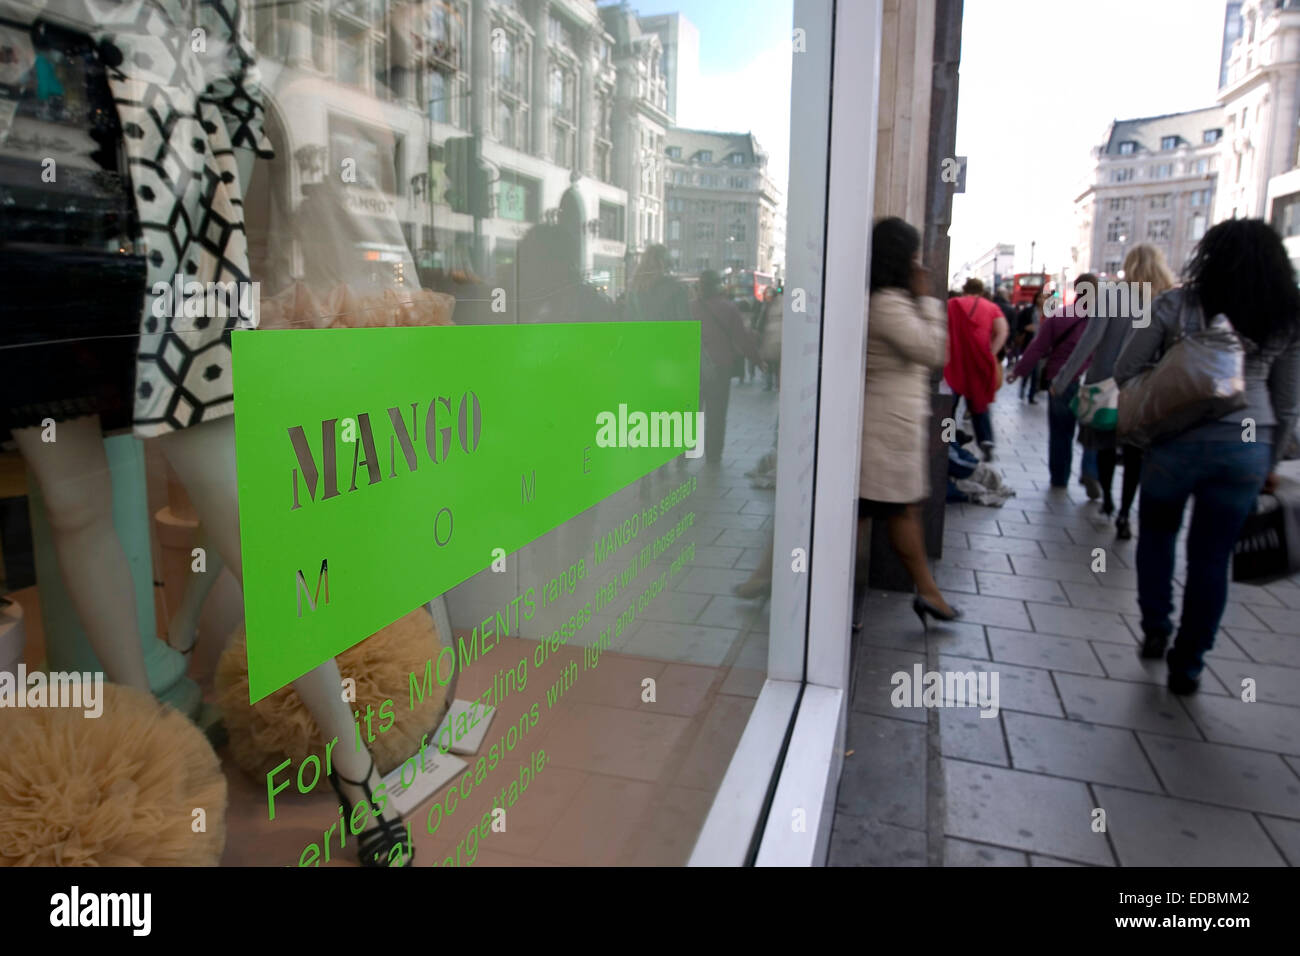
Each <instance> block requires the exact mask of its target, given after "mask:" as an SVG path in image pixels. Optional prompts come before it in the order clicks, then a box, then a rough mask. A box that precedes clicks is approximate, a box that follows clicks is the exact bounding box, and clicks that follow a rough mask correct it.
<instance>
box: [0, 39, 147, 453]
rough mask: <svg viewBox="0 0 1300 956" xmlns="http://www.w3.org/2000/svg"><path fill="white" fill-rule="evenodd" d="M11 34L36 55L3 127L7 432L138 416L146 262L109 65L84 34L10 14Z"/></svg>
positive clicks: (116, 424)
mask: <svg viewBox="0 0 1300 956" xmlns="http://www.w3.org/2000/svg"><path fill="white" fill-rule="evenodd" d="M0 33H3V35H4V38H5V42H6V43H7V44H13V45H16V46H20V47H22V48H26V49H29V50H30V51H31V53H32V58H33V60H32V62H33V66H32V67H31V68H30V69H29V70H28V71H26V73H24V74H22V75H19V76H16V77H14V79H16V81H17V82H15V83H12V84H3V85H0V97H3V99H4V101H5V103H6V105H7V106H8V107H9V108H11V109H12V110H13V122H12V124H11V125H10V126H9V128H8V130H7V132H6V133H5V134H3V135H0V249H2V254H0V284H2V285H3V288H4V290H5V310H4V318H3V319H2V320H0V441H5V440H7V439H8V438H9V437H10V436H9V433H10V431H11V429H14V428H24V427H40V426H41V425H42V423H43V422H44V421H46V420H47V419H50V420H53V421H55V422H62V421H67V420H68V419H71V418H77V417H80V416H85V415H99V417H100V421H101V423H102V426H103V428H104V429H105V430H110V431H111V430H115V429H121V428H125V427H129V426H130V424H131V409H132V400H131V393H132V389H133V386H134V381H135V355H136V342H137V329H138V327H139V321H140V315H139V302H140V294H141V291H142V290H143V288H144V282H145V263H144V260H143V258H142V257H139V256H136V255H134V254H132V251H131V240H130V234H131V232H132V231H133V228H132V227H133V218H134V208H133V204H132V202H131V197H130V192H129V185H128V184H127V182H126V181H125V179H124V177H123V170H124V166H125V163H124V159H125V153H124V152H123V150H122V149H121V128H120V126H119V125H118V122H117V113H116V110H115V108H114V105H113V98H112V93H111V91H110V90H109V86H108V80H107V75H106V72H105V69H104V66H103V63H102V62H101V60H100V57H99V51H98V49H97V48H96V46H95V44H94V43H93V41H92V40H91V38H90V37H89V36H88V35H86V34H85V33H79V32H77V31H73V30H68V29H65V28H62V27H59V26H56V25H54V24H51V23H48V22H45V21H37V22H36V23H35V24H31V25H29V24H24V23H21V22H18V21H14V20H7V19H6V20H0ZM47 158H48V160H49V161H50V163H48V164H47V163H46V161H45V160H46V159H47Z"/></svg>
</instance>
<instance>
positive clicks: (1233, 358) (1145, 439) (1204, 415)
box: [1116, 305, 1247, 447]
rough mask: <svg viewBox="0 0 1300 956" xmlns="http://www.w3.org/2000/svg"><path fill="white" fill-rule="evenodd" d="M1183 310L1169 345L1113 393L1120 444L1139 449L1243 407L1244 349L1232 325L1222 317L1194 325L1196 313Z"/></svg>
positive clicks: (1244, 379) (1192, 308)
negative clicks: (1116, 398) (1116, 394)
mask: <svg viewBox="0 0 1300 956" xmlns="http://www.w3.org/2000/svg"><path fill="white" fill-rule="evenodd" d="M1183 308H1184V310H1185V311H1184V315H1183V317H1182V318H1183V323H1182V327H1181V328H1180V335H1179V337H1178V338H1177V340H1175V342H1174V344H1173V345H1171V346H1170V347H1169V350H1168V351H1167V352H1165V354H1164V355H1163V356H1161V358H1160V361H1159V362H1157V363H1156V365H1155V367H1154V368H1150V369H1147V370H1146V371H1144V372H1142V373H1141V374H1139V375H1137V376H1135V377H1134V378H1132V379H1130V380H1129V381H1127V382H1125V383H1124V387H1123V388H1121V389H1120V390H1119V418H1118V421H1117V424H1116V431H1117V432H1118V435H1119V439H1120V441H1122V442H1125V443H1126V444H1130V445H1137V446H1139V447H1144V446H1146V445H1149V444H1151V443H1152V442H1153V441H1158V440H1159V439H1162V438H1170V437H1173V436H1174V435H1177V434H1179V433H1181V432H1184V431H1186V430H1187V429H1189V428H1192V427H1193V426H1196V425H1200V424H1202V423H1204V422H1211V421H1216V420H1217V419H1220V418H1223V417H1224V416H1225V415H1230V414H1232V413H1233V412H1235V411H1240V410H1241V409H1243V408H1245V407H1246V404H1247V402H1246V378H1245V348H1244V347H1243V346H1242V344H1241V339H1240V338H1238V336H1237V333H1236V331H1235V330H1234V329H1233V328H1232V324H1231V323H1230V322H1229V321H1228V319H1227V317H1226V316H1223V315H1216V316H1215V317H1214V319H1213V320H1212V321H1210V322H1203V321H1198V319H1199V318H1200V311H1201V310H1200V309H1199V308H1196V307H1194V306H1192V307H1189V306H1188V305H1184V306H1183ZM1189 326H1191V327H1190V328H1189Z"/></svg>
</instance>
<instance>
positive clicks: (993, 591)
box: [829, 389, 1300, 866]
mask: <svg viewBox="0 0 1300 956" xmlns="http://www.w3.org/2000/svg"><path fill="white" fill-rule="evenodd" d="M993 408H994V423H995V424H994V428H995V432H996V437H997V452H998V460H997V461H996V462H995V465H996V467H997V468H998V469H999V470H1000V471H1001V472H1002V473H1003V474H1004V476H1005V478H1006V480H1007V482H1008V483H1009V484H1010V485H1012V486H1013V487H1014V488H1016V490H1017V495H1016V497H1014V498H1011V499H1010V500H1008V502H1007V504H1006V506H1005V507H1003V508H1000V509H999V508H984V507H980V506H977V505H950V506H949V508H948V514H947V521H946V524H945V534H944V549H943V558H942V560H941V561H940V562H938V563H937V565H936V578H937V579H938V581H939V584H940V586H941V587H942V588H943V589H944V592H945V595H946V596H947V597H948V598H949V600H950V602H952V603H954V604H956V605H958V606H960V607H961V608H962V610H963V611H964V612H965V617H964V618H963V619H962V620H961V621H959V622H954V623H953V624H948V625H935V624H933V623H932V624H931V629H930V633H929V636H928V637H927V636H926V635H925V634H924V633H923V631H922V629H921V624H920V622H919V621H918V620H917V618H916V616H915V615H914V614H913V612H912V609H911V598H910V596H909V595H905V594H899V593H884V592H873V593H872V594H871V595H870V597H869V598H868V611H867V618H866V620H867V624H866V627H865V629H864V632H863V633H862V634H861V635H859V637H858V639H857V643H856V646H855V668H856V671H855V674H854V688H853V693H852V698H851V702H850V713H849V723H848V734H847V742H846V745H845V748H846V752H848V754H849V755H848V756H846V758H845V762H844V774H843V777H842V780H841V783H840V789H839V797H838V803H837V813H836V818H835V823H834V829H833V833H832V838H831V850H830V858H829V863H830V865H833V866H834V865H855V866H887V865H927V864H928V865H932V866H933V865H948V866H968V865H974V866H1026V865H1032V866H1073V865H1080V864H1085V865H1086V864H1091V865H1102V866H1115V865H1120V866H1252V865H1266V866H1285V865H1292V866H1295V865H1300V579H1297V580H1293V581H1290V582H1286V583H1282V584H1278V585H1271V586H1269V587H1267V588H1257V587H1245V586H1240V585H1233V586H1232V589H1231V593H1230V594H1229V604H1228V608H1227V612H1226V614H1225V615H1224V619H1223V625H1222V627H1221V628H1220V631H1219V635H1218V637H1217V639H1216V642H1215V648H1214V650H1213V651H1212V652H1211V653H1210V655H1209V656H1208V658H1207V660H1208V666H1207V668H1206V670H1205V673H1204V676H1203V678H1202V682H1201V690H1200V693H1199V694H1197V695H1194V696H1192V697H1189V698H1179V697H1176V696H1175V695H1173V694H1171V693H1170V692H1169V691H1168V690H1167V689H1166V688H1165V686H1164V679H1165V665H1164V662H1163V661H1142V660H1140V659H1139V658H1138V656H1137V649H1138V644H1139V641H1138V635H1139V634H1140V630H1139V627H1138V614H1137V592H1136V587H1137V581H1136V572H1135V571H1134V570H1133V566H1134V562H1133V557H1134V553H1135V550H1136V547H1137V533H1138V532H1137V520H1136V517H1137V509H1136V506H1135V508H1134V538H1133V540H1131V541H1116V540H1115V537H1114V531H1113V526H1111V525H1110V524H1109V522H1108V520H1107V519H1105V518H1102V517H1101V516H1100V515H1099V514H1098V504H1097V503H1095V502H1089V501H1088V500H1087V496H1086V494H1085V493H1084V489H1083V488H1082V486H1080V485H1078V484H1077V480H1078V461H1079V456H1078V451H1079V446H1078V444H1077V443H1076V444H1075V458H1074V470H1075V474H1074V476H1073V477H1072V479H1071V485H1070V487H1069V489H1068V491H1064V492H1062V491H1051V490H1049V487H1048V479H1047V465H1046V448H1047V410H1046V395H1045V394H1044V395H1041V396H1040V397H1039V401H1038V404H1036V405H1033V406H1030V405H1026V404H1024V403H1022V402H1019V401H1017V399H1016V397H1015V392H1014V390H1013V389H1005V390H1004V391H1003V392H1002V393H1001V395H1000V397H999V400H998V401H997V402H996V403H995V405H994V406H993ZM1120 477H1121V476H1120V475H1119V474H1117V475H1116V477H1115V483H1114V490H1115V495H1116V497H1117V498H1118V495H1119V486H1120ZM1185 531H1186V527H1185V525H1184V534H1185ZM1095 548H1103V549H1104V550H1105V559H1106V570H1105V572H1104V573H1094V572H1093V571H1092V570H1091V567H1092V564H1093V561H1094V555H1093V549H1095ZM1184 562H1185V556H1184V552H1183V550H1182V542H1181V541H1180V545H1179V556H1178V566H1179V568H1180V570H1179V572H1178V576H1179V578H1181V577H1182V570H1181V569H1182V567H1183V565H1184ZM1180 587H1181V585H1176V592H1177V591H1178V590H1179V588H1180ZM918 663H919V664H921V665H922V669H923V670H925V671H963V672H967V671H977V672H978V671H989V672H994V671H995V672H996V673H997V674H998V679H999V687H998V690H999V693H1000V706H1001V712H1000V713H999V714H998V716H997V717H996V718H981V717H980V716H979V711H978V710H977V709H974V708H966V709H961V708H952V707H949V708H929V709H922V708H898V709H896V708H895V707H893V706H892V705H891V702H890V695H891V693H892V692H893V690H894V687H893V686H892V685H891V677H892V675H894V674H895V673H896V672H898V671H905V672H907V673H908V674H909V675H910V674H911V673H912V668H913V665H915V664H918ZM1247 678H1249V679H1252V680H1253V681H1254V682H1255V686H1256V697H1257V702H1255V703H1244V702H1243V701H1242V700H1241V697H1242V694H1243V691H1242V687H1243V681H1244V680H1246V679H1247ZM1097 810H1103V811H1104V812H1105V832H1094V820H1095V819H1097V818H1098V817H1099V816H1100V815H1099V814H1096V813H1095V811H1097Z"/></svg>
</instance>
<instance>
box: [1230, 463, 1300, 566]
mask: <svg viewBox="0 0 1300 956" xmlns="http://www.w3.org/2000/svg"><path fill="white" fill-rule="evenodd" d="M1297 571H1300V483H1298V482H1295V481H1291V480H1289V479H1287V478H1279V479H1278V483H1277V488H1276V490H1275V491H1274V492H1273V493H1272V494H1262V495H1260V496H1259V500H1258V502H1257V503H1256V506H1255V510H1254V511H1252V512H1251V514H1250V516H1249V517H1248V518H1247V519H1246V525H1245V527H1244V528H1242V531H1241V535H1240V536H1239V537H1238V538H1237V544H1236V547H1235V548H1234V549H1233V553H1232V580H1234V581H1243V582H1249V583H1251V584H1267V583H1268V582H1269V581H1276V580H1278V579H1279V578H1285V577H1288V576H1290V575H1292V574H1295V573H1296V572H1297Z"/></svg>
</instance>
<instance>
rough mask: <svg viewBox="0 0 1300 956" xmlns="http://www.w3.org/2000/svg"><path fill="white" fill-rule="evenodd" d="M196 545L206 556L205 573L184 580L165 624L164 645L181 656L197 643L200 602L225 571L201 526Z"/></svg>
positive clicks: (200, 612) (223, 563)
mask: <svg viewBox="0 0 1300 956" xmlns="http://www.w3.org/2000/svg"><path fill="white" fill-rule="evenodd" d="M198 542H199V547H200V548H202V549H203V552H204V554H205V555H206V561H207V570H206V571H204V572H203V573H202V574H197V573H191V574H190V576H189V577H188V578H186V580H185V591H184V592H183V593H182V594H181V603H180V607H178V608H177V609H176V612H175V613H174V614H173V615H172V618H171V620H170V621H168V622H167V643H169V644H170V645H171V646H172V647H174V648H176V649H177V650H178V651H181V652H182V653H184V654H188V653H189V652H190V651H192V650H194V646H195V644H197V643H198V629H199V615H201V614H202V613H203V602H204V601H206V600H207V599H208V595H209V594H211V593H212V588H213V586H215V585H216V583H217V578H219V577H221V572H222V571H224V570H225V568H226V563H225V562H224V561H222V560H221V553H220V552H219V551H218V550H217V549H216V546H215V545H214V544H213V543H212V540H211V538H209V537H208V534H207V532H206V531H205V530H204V528H203V525H199V534H198Z"/></svg>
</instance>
